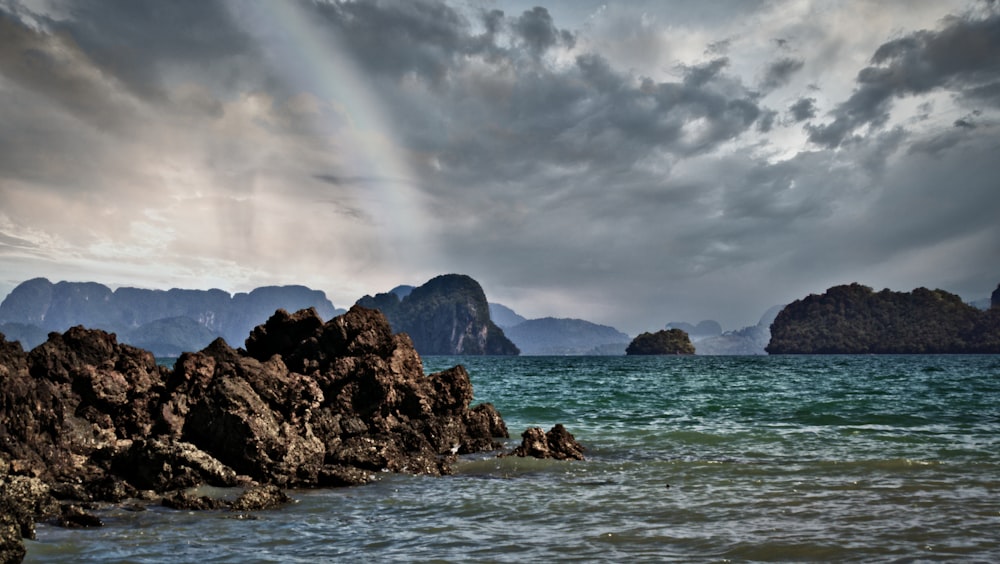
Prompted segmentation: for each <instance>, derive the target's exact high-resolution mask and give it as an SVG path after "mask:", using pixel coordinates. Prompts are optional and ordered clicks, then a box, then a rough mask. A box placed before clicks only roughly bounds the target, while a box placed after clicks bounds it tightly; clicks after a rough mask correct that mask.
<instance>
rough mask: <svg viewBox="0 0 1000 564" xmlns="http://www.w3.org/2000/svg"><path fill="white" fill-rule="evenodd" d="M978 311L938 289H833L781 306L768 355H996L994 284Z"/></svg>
mask: <svg viewBox="0 0 1000 564" xmlns="http://www.w3.org/2000/svg"><path fill="white" fill-rule="evenodd" d="M991 305H992V307H991V308H990V309H989V310H986V311H983V310H980V309H977V308H975V307H973V306H971V305H969V304H966V303H965V302H963V301H962V299H961V298H960V297H959V296H957V295H955V294H951V293H949V292H946V291H944V290H928V289H927V288H917V289H915V290H913V291H912V292H893V291H890V290H882V291H880V292H875V291H873V290H872V289H871V288H869V287H868V286H863V285H861V284H857V283H855V284H849V285H843V286H835V287H833V288H830V289H829V290H827V291H826V293H824V294H821V295H815V294H813V295H810V296H808V297H806V298H803V299H801V300H796V301H795V302H793V303H791V304H789V305H788V306H786V307H785V308H784V309H783V310H782V311H781V313H779V314H778V317H777V318H775V320H774V323H773V324H772V325H771V341H770V343H769V344H768V345H767V349H766V350H767V352H768V353H769V354H971V353H994V354H995V353H1000V286H998V288H997V291H995V292H994V293H993V300H992V303H991Z"/></svg>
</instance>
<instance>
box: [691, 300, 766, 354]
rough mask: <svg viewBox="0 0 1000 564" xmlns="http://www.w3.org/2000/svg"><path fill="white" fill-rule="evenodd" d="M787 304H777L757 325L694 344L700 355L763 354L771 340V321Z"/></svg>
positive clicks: (727, 332)
mask: <svg viewBox="0 0 1000 564" xmlns="http://www.w3.org/2000/svg"><path fill="white" fill-rule="evenodd" d="M783 307H785V306H781V305H777V306H774V307H772V308H770V309H768V310H767V311H766V312H764V315H762V316H761V317H760V321H758V322H757V324H756V325H750V326H748V327H744V328H742V329H737V330H735V331H726V332H724V333H722V334H721V335H716V336H714V337H707V338H704V339H700V340H698V341H697V342H695V344H694V348H695V350H696V351H695V352H696V354H699V355H706V356H708V355H763V354H767V351H765V350H764V348H765V347H767V343H768V342H770V340H771V323H773V322H774V318H775V317H777V316H778V312H780V311H781V309H782V308H783Z"/></svg>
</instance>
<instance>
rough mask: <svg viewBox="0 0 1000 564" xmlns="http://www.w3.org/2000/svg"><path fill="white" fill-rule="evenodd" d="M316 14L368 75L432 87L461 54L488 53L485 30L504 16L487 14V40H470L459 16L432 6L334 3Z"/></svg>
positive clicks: (429, 1) (425, 1)
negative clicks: (419, 80) (413, 77)
mask: <svg viewBox="0 0 1000 564" xmlns="http://www.w3.org/2000/svg"><path fill="white" fill-rule="evenodd" d="M315 9H316V10H318V13H319V15H320V16H321V17H322V18H324V19H325V20H326V22H327V23H328V25H330V27H331V30H330V31H331V33H332V34H333V35H334V36H335V37H337V38H338V39H340V40H341V42H342V44H343V45H344V46H345V47H347V48H348V49H350V51H351V53H352V54H353V55H354V57H355V59H356V60H357V61H358V62H359V64H360V65H361V66H362V67H363V68H364V69H365V70H366V71H367V72H373V73H378V74H387V75H390V76H393V77H401V76H403V75H405V74H407V73H416V74H418V75H419V76H422V77H424V78H428V79H431V80H434V81H438V80H441V79H443V78H444V77H445V75H446V74H447V72H448V70H449V69H450V68H451V67H452V65H454V64H455V61H456V59H457V58H458V57H460V56H462V55H463V54H467V53H474V52H480V51H484V50H486V48H487V47H488V46H489V45H491V42H490V41H489V35H490V31H489V28H490V27H495V26H499V25H500V22H501V21H502V12H491V13H489V14H485V15H484V18H485V20H486V21H487V22H488V24H487V28H488V29H487V34H486V36H485V37H474V36H472V35H470V34H469V33H468V30H469V22H468V21H467V20H466V19H465V17H464V16H463V15H462V14H460V13H459V12H458V11H456V10H455V9H454V8H452V7H451V6H448V5H446V4H445V3H443V2H439V1H435V0H415V1H413V2H386V1H376V2H343V1H335V2H329V3H319V4H316V5H315Z"/></svg>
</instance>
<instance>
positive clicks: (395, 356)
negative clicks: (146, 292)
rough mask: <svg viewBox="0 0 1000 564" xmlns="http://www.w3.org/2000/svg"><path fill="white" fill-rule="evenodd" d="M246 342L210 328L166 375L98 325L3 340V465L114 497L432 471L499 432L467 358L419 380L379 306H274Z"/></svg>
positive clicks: (419, 368) (82, 495) (64, 487)
mask: <svg viewBox="0 0 1000 564" xmlns="http://www.w3.org/2000/svg"><path fill="white" fill-rule="evenodd" d="M246 346H247V351H246V352H244V351H238V350H235V349H233V348H231V347H230V346H229V345H228V344H227V343H226V342H225V341H224V340H222V339H218V340H216V341H215V342H213V343H212V344H210V345H209V346H208V347H206V348H205V349H204V350H202V351H200V352H196V353H185V354H184V355H182V356H181V357H180V358H179V359H178V360H177V362H176V363H175V365H174V368H173V370H172V371H169V370H167V369H164V368H161V367H157V366H156V364H155V361H154V359H153V357H152V355H151V354H150V353H148V352H146V351H142V350H140V349H136V348H133V347H130V346H126V345H120V344H118V343H117V340H116V337H115V335H113V334H109V333H105V332H103V331H92V330H87V329H83V328H80V327H74V328H72V329H70V330H68V331H67V332H66V333H65V334H58V333H53V334H51V335H50V336H49V340H48V341H47V342H46V343H44V344H42V345H40V346H39V347H37V348H35V349H34V350H33V351H32V352H31V353H27V354H26V353H25V352H24V351H23V350H21V348H20V345H18V344H17V343H7V342H6V341H5V340H3V339H2V338H0V460H4V461H9V463H8V464H6V468H7V469H8V470H9V471H10V472H13V473H18V474H23V475H26V476H36V477H39V478H41V479H42V480H44V481H45V482H46V483H48V484H50V485H52V486H54V487H55V489H56V491H58V492H59V495H60V496H61V497H63V498H65V499H75V500H78V501H89V500H110V501H121V500H122V499H125V498H126V497H128V496H133V495H137V493H138V491H139V490H155V491H158V492H163V491H169V490H175V489H181V488H187V487H190V486H195V485H199V484H212V485H220V486H231V485H234V484H237V483H241V482H246V481H249V480H255V481H257V482H259V483H262V484H272V485H275V486H282V487H293V486H294V487H313V486H330V485H338V486H339V485H350V484H358V483H365V482H367V481H370V480H371V479H372V477H373V476H374V474H375V473H376V472H380V471H385V470H388V471H393V472H409V473H425V474H443V473H447V472H449V471H450V469H449V463H450V462H451V461H452V460H454V458H455V456H456V455H457V454H459V453H467V452H477V451H482V450H489V449H495V448H498V447H499V443H497V442H496V441H495V438H496V437H507V428H506V426H505V425H504V423H503V419H502V418H501V417H500V414H499V413H497V411H496V409H494V408H493V406H490V405H482V406H477V407H475V408H473V409H470V408H469V402H470V401H471V400H472V397H473V394H472V385H471V383H470V381H469V375H468V373H467V372H466V371H465V369H464V368H462V367H461V366H457V367H454V368H451V369H449V370H445V371H443V372H440V373H437V374H431V375H425V374H424V373H423V365H422V363H421V361H420V357H419V355H418V354H417V352H416V350H415V349H414V348H413V344H412V342H411V341H410V339H409V337H407V336H406V335H403V334H398V335H394V334H392V331H391V329H390V327H389V324H388V322H387V321H386V319H385V317H384V316H383V315H382V314H380V313H379V312H377V311H374V310H368V309H365V308H362V307H354V308H352V309H351V310H350V311H349V312H347V313H346V314H344V315H342V316H339V317H336V318H334V319H332V320H330V321H329V322H327V323H325V324H324V323H322V322H321V320H320V319H319V317H318V315H317V314H316V312H315V311H314V310H303V311H300V312H297V313H294V314H289V313H287V312H284V311H280V310H279V311H278V312H277V313H276V314H275V315H274V316H272V318H271V319H269V320H268V321H267V323H265V324H264V325H262V326H260V327H258V328H256V329H255V330H254V331H253V333H252V334H251V336H250V338H248V339H247V341H246ZM175 499H176V501H177V504H179V505H183V504H189V505H190V504H191V503H195V504H197V503H200V502H190V500H186V499H183V498H181V497H177V495H174V496H173V497H171V498H170V500H175ZM170 500H168V501H167V502H166V503H172V501H170Z"/></svg>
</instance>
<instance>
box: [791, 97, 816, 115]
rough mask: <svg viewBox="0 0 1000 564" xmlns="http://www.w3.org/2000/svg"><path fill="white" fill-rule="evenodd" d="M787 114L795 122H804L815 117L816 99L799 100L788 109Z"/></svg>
mask: <svg viewBox="0 0 1000 564" xmlns="http://www.w3.org/2000/svg"><path fill="white" fill-rule="evenodd" d="M788 113H789V114H790V115H791V117H792V119H793V120H795V121H805V120H807V119H812V118H814V117H816V98H799V99H798V100H797V101H796V102H795V103H794V104H792V105H791V106H789V107H788Z"/></svg>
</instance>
